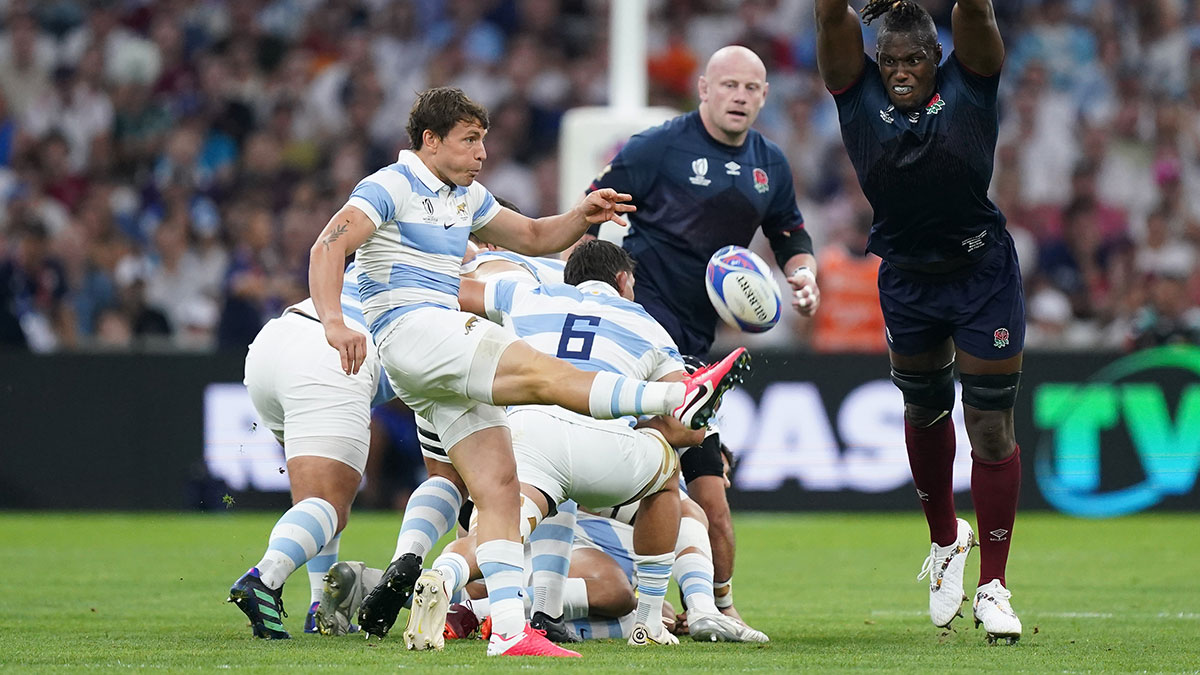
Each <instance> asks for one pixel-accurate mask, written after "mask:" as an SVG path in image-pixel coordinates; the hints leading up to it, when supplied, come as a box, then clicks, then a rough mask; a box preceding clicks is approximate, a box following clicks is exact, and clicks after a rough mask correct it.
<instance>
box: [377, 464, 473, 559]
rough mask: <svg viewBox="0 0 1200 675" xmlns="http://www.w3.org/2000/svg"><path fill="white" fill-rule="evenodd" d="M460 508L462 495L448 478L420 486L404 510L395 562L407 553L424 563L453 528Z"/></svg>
mask: <svg viewBox="0 0 1200 675" xmlns="http://www.w3.org/2000/svg"><path fill="white" fill-rule="evenodd" d="M461 507H462V495H461V494H459V492H458V488H456V487H454V483H452V482H450V481H448V480H446V479H445V478H442V477H440V476H434V477H433V478H430V479H428V480H426V481H425V482H424V483H421V484H420V485H419V486H417V489H416V490H413V493H412V496H411V497H409V498H408V506H406V507H404V521H403V522H402V523H401V525H400V536H399V537H397V538H396V552H395V554H393V555H392V560H396V559H397V558H399V557H400V556H402V555H404V554H405V553H415V554H417V555H419V556H421V558H422V559H424V558H425V556H426V555H427V554H428V553H429V551H430V550H432V549H433V545H434V544H436V543H437V542H438V540H439V539H441V538H442V537H443V536H445V534H446V533H447V532H449V531H450V530H451V529H453V528H454V524H455V523H456V522H458V510H459V508H461Z"/></svg>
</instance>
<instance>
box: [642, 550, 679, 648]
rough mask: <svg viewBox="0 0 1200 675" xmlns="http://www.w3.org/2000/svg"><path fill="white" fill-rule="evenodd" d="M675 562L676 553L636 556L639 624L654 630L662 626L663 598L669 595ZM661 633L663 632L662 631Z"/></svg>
mask: <svg viewBox="0 0 1200 675" xmlns="http://www.w3.org/2000/svg"><path fill="white" fill-rule="evenodd" d="M674 561H675V552H674V551H672V552H670V553H660V554H658V555H634V566H635V567H636V568H637V580H638V584H637V594H638V604H637V622H638V623H641V624H645V625H647V626H649V627H650V628H651V629H652V631H651V632H652V633H653V634H655V635H657V634H659V633H656V632H653V629H654V628H655V627H656V626H661V625H662V607H663V597H664V596H666V594H667V585H668V584H670V583H671V563H673V562H674ZM660 632H661V631H660Z"/></svg>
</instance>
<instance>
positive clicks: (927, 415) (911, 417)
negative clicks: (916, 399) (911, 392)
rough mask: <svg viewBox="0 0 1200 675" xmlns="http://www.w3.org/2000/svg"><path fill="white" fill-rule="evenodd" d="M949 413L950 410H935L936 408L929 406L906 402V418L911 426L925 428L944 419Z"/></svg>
mask: <svg viewBox="0 0 1200 675" xmlns="http://www.w3.org/2000/svg"><path fill="white" fill-rule="evenodd" d="M949 413H950V411H949V410H935V409H934V408H927V407H925V406H922V405H917V404H916V403H905V404H904V420H905V421H906V422H908V423H909V425H910V426H913V427H916V428H918V429H924V428H926V427H931V426H933V425H934V424H937V423H938V422H939V421H941V420H942V419H944V418H947V417H949V416H950V414H949Z"/></svg>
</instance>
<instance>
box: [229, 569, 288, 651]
mask: <svg viewBox="0 0 1200 675" xmlns="http://www.w3.org/2000/svg"><path fill="white" fill-rule="evenodd" d="M229 602H232V603H234V604H236V605H237V606H238V609H240V610H242V612H243V613H244V614H245V615H246V617H247V618H248V619H250V627H251V628H252V629H254V637H260V638H266V639H268V640H287V639H290V638H291V637H292V636H291V635H288V633H287V631H286V630H284V628H283V617H285V616H287V612H285V611H283V586H280V587H279V589H278V590H271V589H270V588H267V585H266V584H264V583H263V582H262V579H260V578H259V576H258V568H257V567H251V568H250V570H249V571H248V572H246V573H245V574H243V575H242V578H241V579H238V580H237V581H235V582H234V583H233V587H232V588H230V589H229Z"/></svg>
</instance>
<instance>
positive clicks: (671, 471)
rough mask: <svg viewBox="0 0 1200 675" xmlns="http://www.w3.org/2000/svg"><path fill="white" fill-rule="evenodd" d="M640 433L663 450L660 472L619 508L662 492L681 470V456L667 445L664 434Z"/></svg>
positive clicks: (648, 430)
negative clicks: (655, 442) (656, 442)
mask: <svg viewBox="0 0 1200 675" xmlns="http://www.w3.org/2000/svg"><path fill="white" fill-rule="evenodd" d="M638 431H639V432H641V433H643V434H645V435H647V436H650V437H651V438H653V439H654V440H656V441H658V444H659V445H660V446H661V448H662V459H661V461H660V462H659V464H658V472H657V473H655V474H654V477H653V478H651V479H650V480H649V481H648V482H647V483H646V485H644V486H643V487H642V489H641V490H639V491H638V493H637V494H636V495H635V496H634V497H633V499H629V500H627V501H625V502H624V503H623V504H619V505H618V507H620V506H625V505H626V504H632V503H634V502H636V501H640V500H641V499H642V498H644V497H646V496H647V495H652V494H654V493H656V492H660V491H662V489H663V487H665V486H666V485H667V481H669V480H671V477H672V476H674V475H675V472H676V471H677V470H678V469H679V455H677V454H676V453H675V448H673V447H671V444H670V443H667V439H666V438H663V435H662V434H660V433H659V432H658V431H657V430H655V429H638Z"/></svg>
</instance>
